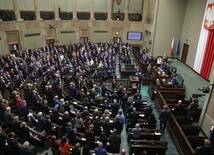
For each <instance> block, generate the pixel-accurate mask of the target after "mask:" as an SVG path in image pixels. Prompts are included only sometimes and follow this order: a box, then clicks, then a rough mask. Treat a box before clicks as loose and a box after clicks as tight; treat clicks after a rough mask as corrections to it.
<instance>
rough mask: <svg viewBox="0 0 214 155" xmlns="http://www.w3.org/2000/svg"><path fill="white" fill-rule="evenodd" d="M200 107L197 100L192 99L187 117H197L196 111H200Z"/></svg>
mask: <svg viewBox="0 0 214 155" xmlns="http://www.w3.org/2000/svg"><path fill="white" fill-rule="evenodd" d="M198 107H199V105H198V103H197V101H196V100H195V99H192V102H191V103H190V104H189V106H188V108H187V110H188V111H187V115H188V116H192V117H194V116H195V113H196V110H197V109H198Z"/></svg>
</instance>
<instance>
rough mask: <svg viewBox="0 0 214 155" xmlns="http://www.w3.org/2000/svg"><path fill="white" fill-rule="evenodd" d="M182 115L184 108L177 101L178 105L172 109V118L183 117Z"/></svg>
mask: <svg viewBox="0 0 214 155" xmlns="http://www.w3.org/2000/svg"><path fill="white" fill-rule="evenodd" d="M184 113H185V109H184V106H183V104H182V101H181V100H179V101H178V104H177V105H176V106H175V108H174V111H173V114H174V116H184Z"/></svg>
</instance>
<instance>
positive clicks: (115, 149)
mask: <svg viewBox="0 0 214 155" xmlns="http://www.w3.org/2000/svg"><path fill="white" fill-rule="evenodd" d="M120 143H121V137H120V135H118V134H117V129H114V130H113V133H112V135H111V136H110V137H109V148H110V150H111V153H119V152H120Z"/></svg>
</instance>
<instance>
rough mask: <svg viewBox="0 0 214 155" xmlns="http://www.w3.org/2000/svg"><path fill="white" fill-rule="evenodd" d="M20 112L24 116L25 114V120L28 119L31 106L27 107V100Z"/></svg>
mask: <svg viewBox="0 0 214 155" xmlns="http://www.w3.org/2000/svg"><path fill="white" fill-rule="evenodd" d="M20 113H21V115H22V116H24V118H25V120H26V121H27V120H28V115H29V113H30V112H29V108H28V107H27V104H26V101H25V100H23V101H22V103H21V105H20Z"/></svg>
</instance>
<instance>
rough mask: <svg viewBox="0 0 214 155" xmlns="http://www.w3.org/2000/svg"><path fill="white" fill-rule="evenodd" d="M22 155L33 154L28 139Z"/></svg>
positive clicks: (22, 148) (22, 149)
mask: <svg viewBox="0 0 214 155" xmlns="http://www.w3.org/2000/svg"><path fill="white" fill-rule="evenodd" d="M21 155H33V152H32V150H31V149H30V143H29V142H28V141H26V142H24V144H23V147H21Z"/></svg>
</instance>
